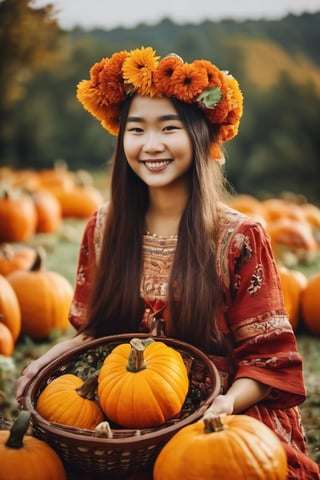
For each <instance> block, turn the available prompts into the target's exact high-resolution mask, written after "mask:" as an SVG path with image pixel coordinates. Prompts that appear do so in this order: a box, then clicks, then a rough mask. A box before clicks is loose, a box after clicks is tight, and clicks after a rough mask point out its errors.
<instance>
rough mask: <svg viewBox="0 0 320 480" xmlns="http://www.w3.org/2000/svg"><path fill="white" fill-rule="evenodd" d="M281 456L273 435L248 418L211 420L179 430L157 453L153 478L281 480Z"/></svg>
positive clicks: (283, 468)
mask: <svg viewBox="0 0 320 480" xmlns="http://www.w3.org/2000/svg"><path fill="white" fill-rule="evenodd" d="M286 477H287V457H286V454H285V451H284V448H283V447H282V444H281V442H280V440H279V439H278V437H277V436H276V435H275V433H274V432H273V431H272V430H270V429H269V428H268V427H267V426H266V425H265V424H263V423H262V422H259V421H258V420H256V419H255V418H253V417H249V416H248V415H225V416H221V417H220V416H217V417H215V416H213V415H209V414H208V413H207V414H205V416H204V417H203V419H201V420H199V421H198V422H196V423H193V424H191V425H187V426H186V427H184V428H182V429H181V430H179V431H178V432H177V433H176V434H175V435H174V436H173V437H172V438H171V439H170V440H169V441H168V442H167V443H166V445H165V446H164V447H163V449H162V450H161V451H160V453H159V455H158V457H157V459H156V461H155V464H154V469H153V479H154V480H164V479H165V480H177V479H183V480H195V479H197V480H206V479H209V478H212V479H214V480H247V479H255V480H285V479H286Z"/></svg>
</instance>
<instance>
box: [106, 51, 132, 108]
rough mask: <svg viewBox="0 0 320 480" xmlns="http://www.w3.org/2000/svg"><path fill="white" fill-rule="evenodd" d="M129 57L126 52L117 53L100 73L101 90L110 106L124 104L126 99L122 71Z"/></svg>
mask: <svg viewBox="0 0 320 480" xmlns="http://www.w3.org/2000/svg"><path fill="white" fill-rule="evenodd" d="M127 56H128V52H126V51H123V52H118V53H115V54H114V55H112V57H111V58H110V59H109V60H107V61H106V62H105V63H104V67H103V69H102V70H101V71H100V72H99V80H100V85H99V89H100V91H101V92H103V94H104V96H105V99H106V102H107V103H109V104H113V103H120V102H123V101H124V99H125V98H126V93H125V89H124V83H123V77H122V71H121V69H122V65H123V62H124V60H125V59H126V58H127Z"/></svg>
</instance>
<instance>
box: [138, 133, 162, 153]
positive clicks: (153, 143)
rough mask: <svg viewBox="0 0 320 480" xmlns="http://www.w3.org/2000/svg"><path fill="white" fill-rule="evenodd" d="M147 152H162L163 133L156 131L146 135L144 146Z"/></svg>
mask: <svg viewBox="0 0 320 480" xmlns="http://www.w3.org/2000/svg"><path fill="white" fill-rule="evenodd" d="M143 150H144V151H145V152H160V151H163V150H164V144H163V142H162V138H161V135H159V134H158V133H155V132H150V133H148V134H147V135H146V137H145V142H144V146H143Z"/></svg>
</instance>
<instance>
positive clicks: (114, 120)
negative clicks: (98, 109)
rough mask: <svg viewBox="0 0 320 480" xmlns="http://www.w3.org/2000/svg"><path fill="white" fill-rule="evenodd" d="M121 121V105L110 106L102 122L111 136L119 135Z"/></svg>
mask: <svg viewBox="0 0 320 480" xmlns="http://www.w3.org/2000/svg"><path fill="white" fill-rule="evenodd" d="M119 120H120V104H115V105H110V106H109V108H108V110H107V111H106V113H105V116H104V118H103V120H102V122H101V125H102V126H103V128H105V129H106V130H108V132H109V133H111V135H118V133H119Z"/></svg>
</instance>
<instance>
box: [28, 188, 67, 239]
mask: <svg viewBox="0 0 320 480" xmlns="http://www.w3.org/2000/svg"><path fill="white" fill-rule="evenodd" d="M32 199H33V202H34V205H35V208H36V212H37V225H36V232H37V233H56V232H57V231H58V230H59V228H60V225H61V219H62V215H61V206H60V203H59V201H58V200H57V198H56V196H55V195H54V194H53V193H51V192H49V191H48V190H44V189H42V190H36V191H35V192H34V193H33V194H32Z"/></svg>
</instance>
